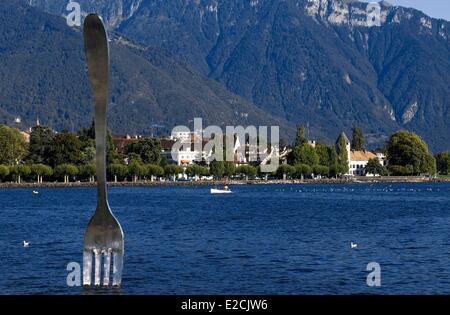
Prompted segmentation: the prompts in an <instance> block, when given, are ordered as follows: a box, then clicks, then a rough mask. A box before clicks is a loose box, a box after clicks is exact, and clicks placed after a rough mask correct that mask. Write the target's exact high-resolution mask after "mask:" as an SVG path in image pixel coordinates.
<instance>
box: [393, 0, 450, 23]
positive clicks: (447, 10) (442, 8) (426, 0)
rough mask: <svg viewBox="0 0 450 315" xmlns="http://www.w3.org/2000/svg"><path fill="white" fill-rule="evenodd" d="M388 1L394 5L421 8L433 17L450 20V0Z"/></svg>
mask: <svg viewBox="0 0 450 315" xmlns="http://www.w3.org/2000/svg"><path fill="white" fill-rule="evenodd" d="M387 2H389V3H391V4H393V5H401V6H404V7H412V8H415V9H419V10H421V11H423V12H424V13H426V14H427V15H429V16H431V17H435V18H442V19H446V20H447V21H450V1H449V0H387Z"/></svg>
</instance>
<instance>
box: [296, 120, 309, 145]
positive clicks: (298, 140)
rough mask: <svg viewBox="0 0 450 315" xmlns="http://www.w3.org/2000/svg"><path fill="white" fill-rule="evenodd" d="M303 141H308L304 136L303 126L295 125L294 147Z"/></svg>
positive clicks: (303, 142)
mask: <svg viewBox="0 0 450 315" xmlns="http://www.w3.org/2000/svg"><path fill="white" fill-rule="evenodd" d="M305 143H308V140H307V139H306V137H305V126H304V125H303V124H301V125H299V126H297V135H296V137H295V142H294V147H299V146H301V145H303V144H305Z"/></svg>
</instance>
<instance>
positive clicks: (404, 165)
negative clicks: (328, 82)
mask: <svg viewBox="0 0 450 315" xmlns="http://www.w3.org/2000/svg"><path fill="white" fill-rule="evenodd" d="M346 142H347V139H345V136H344V134H343V133H341V134H340V135H339V137H338V139H337V141H336V143H335V144H334V145H327V144H324V143H321V142H318V143H316V144H315V146H312V145H311V144H310V143H308V140H307V139H306V137H305V128H304V126H303V125H300V126H298V127H297V135H296V138H295V141H294V143H293V145H292V146H291V150H292V151H291V153H290V155H289V156H288V159H287V164H283V165H280V167H279V170H278V176H279V177H283V178H287V177H290V178H304V177H310V176H312V175H313V174H314V175H320V176H323V177H338V176H343V175H345V174H347V173H348V171H349V161H348V154H347V149H346ZM351 150H354V151H366V144H365V139H364V134H363V131H362V129H361V128H359V127H354V128H353V129H352V141H351ZM377 151H378V152H380V153H383V154H384V155H385V156H386V161H385V162H386V163H385V164H386V166H385V165H383V164H381V163H380V161H379V159H378V158H373V159H370V160H369V161H368V164H367V165H366V166H365V171H366V173H370V174H374V175H384V176H387V175H393V176H411V175H430V176H433V175H436V174H439V175H445V176H446V175H449V174H450V154H449V152H448V151H445V152H441V153H438V154H436V155H434V156H433V154H431V153H430V151H429V149H428V145H427V144H426V142H425V141H424V140H423V139H422V138H421V137H420V136H418V135H417V134H415V133H412V132H408V131H406V130H400V131H397V132H396V133H394V134H393V135H391V136H390V137H389V139H388V141H387V142H386V143H385V145H384V146H382V147H381V148H379V149H377Z"/></svg>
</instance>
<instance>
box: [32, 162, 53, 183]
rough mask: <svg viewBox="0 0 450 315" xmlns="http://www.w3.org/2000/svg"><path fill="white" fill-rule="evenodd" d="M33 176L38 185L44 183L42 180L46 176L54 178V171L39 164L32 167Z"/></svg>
mask: <svg viewBox="0 0 450 315" xmlns="http://www.w3.org/2000/svg"><path fill="white" fill-rule="evenodd" d="M30 168H31V175H33V176H34V177H35V178H36V180H37V182H38V183H42V179H43V177H44V176H46V177H47V176H52V175H53V169H52V168H51V167H50V166H48V165H45V164H42V163H38V164H32V165H31V167H30Z"/></svg>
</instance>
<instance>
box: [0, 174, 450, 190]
mask: <svg viewBox="0 0 450 315" xmlns="http://www.w3.org/2000/svg"><path fill="white" fill-rule="evenodd" d="M448 182H450V178H428V177H421V176H409V177H405V176H398V177H396V176H388V177H355V178H341V179H304V180H248V181H246V180H222V181H201V180H199V181H175V182H174V181H153V182H152V181H142V182H136V183H134V182H117V183H115V182H108V187H151V186H156V187H162V186H215V185H311V184H375V183H448ZM96 186H97V183H96V182H92V183H90V182H71V183H61V182H44V183H20V184H19V183H12V182H10V183H0V189H5V188H80V187H96Z"/></svg>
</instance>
